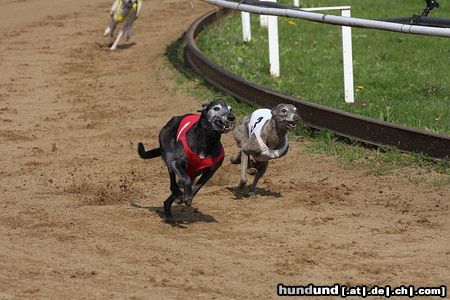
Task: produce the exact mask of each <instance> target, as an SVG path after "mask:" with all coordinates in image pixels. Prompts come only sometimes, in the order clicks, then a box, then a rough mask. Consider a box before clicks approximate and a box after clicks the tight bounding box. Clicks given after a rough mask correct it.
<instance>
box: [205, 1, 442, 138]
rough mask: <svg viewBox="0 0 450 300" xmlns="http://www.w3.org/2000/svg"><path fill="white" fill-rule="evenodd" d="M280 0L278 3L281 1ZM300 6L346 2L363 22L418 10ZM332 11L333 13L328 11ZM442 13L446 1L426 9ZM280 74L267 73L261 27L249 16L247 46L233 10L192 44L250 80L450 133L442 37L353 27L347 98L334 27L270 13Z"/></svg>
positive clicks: (361, 4) (403, 5)
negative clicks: (350, 100)
mask: <svg viewBox="0 0 450 300" xmlns="http://www.w3.org/2000/svg"><path fill="white" fill-rule="evenodd" d="M284 2H286V1H284ZM301 3H302V5H304V6H305V7H312V6H329V5H351V6H352V16H354V17H361V18H370V19H382V18H393V17H406V16H411V15H412V14H413V13H420V12H421V11H422V10H423V8H424V4H425V2H424V1H420V0H404V1H398V2H395V3H392V1H388V0H377V1H369V0H358V1H327V0H314V1H313V0H309V1H302V2H301ZM331 13H337V12H331ZM430 16H433V17H446V18H450V3H441V7H440V8H438V9H435V10H433V11H432V12H431V14H430ZM278 20H279V34H280V64H281V77H280V78H278V79H274V78H272V77H270V76H269V74H268V73H269V63H268V45H267V30H266V29H264V28H261V27H260V26H259V17H258V16H252V35H253V39H252V41H251V42H250V43H243V42H242V33H241V26H240V15H239V14H236V15H234V16H231V17H227V18H226V19H225V20H223V21H222V22H220V23H218V24H217V25H215V26H212V27H209V28H208V29H207V30H205V31H204V32H203V33H202V34H201V35H200V37H199V38H198V45H199V47H200V49H201V50H202V51H203V52H204V53H205V54H206V55H207V56H208V57H210V58H211V59H212V60H213V61H215V62H216V63H218V64H219V65H222V66H223V67H225V68H226V69H228V70H229V71H231V72H233V73H236V74H238V75H240V76H242V77H243V78H245V79H247V80H250V81H252V82H256V83H258V84H261V85H264V86H267V87H270V88H272V89H274V90H277V91H281V92H283V93H285V94H289V95H293V96H296V97H299V98H301V99H305V100H308V101H312V102H316V103H319V104H323V105H326V106H330V107H334V108H338V109H341V110H345V111H349V112H354V113H358V114H361V115H365V116H369V117H372V118H376V119H381V120H385V121H390V122H394V123H397V124H401V125H406V126H410V127H415V128H421V129H425V130H429V131H433V132H439V133H444V134H450V39H449V38H441V37H428V36H415V35H408V34H401V33H393V32H387V31H378V30H371V29H360V28H353V29H352V34H353V64H354V83H355V89H356V91H355V103H354V104H351V105H349V104H346V103H345V102H344V100H343V99H344V93H343V74H342V48H341V34H340V30H341V29H340V27H339V26H332V25H326V24H319V23H314V22H308V21H303V20H298V19H288V18H278Z"/></svg>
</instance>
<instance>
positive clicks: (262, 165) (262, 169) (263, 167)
mask: <svg viewBox="0 0 450 300" xmlns="http://www.w3.org/2000/svg"><path fill="white" fill-rule="evenodd" d="M268 166H269V162H268V161H265V162H256V164H255V168H256V170H257V171H258V172H257V173H256V175H255V178H254V179H253V183H252V185H251V186H250V188H249V189H248V190H247V194H248V195H252V194H253V193H254V192H255V188H256V185H257V184H258V181H259V180H260V179H261V177H263V176H264V174H265V173H266V171H267V167H268Z"/></svg>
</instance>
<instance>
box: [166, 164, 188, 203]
mask: <svg viewBox="0 0 450 300" xmlns="http://www.w3.org/2000/svg"><path fill="white" fill-rule="evenodd" d="M169 165H170V168H171V170H170V171H169V172H171V171H173V172H174V173H175V174H176V175H177V176H178V178H180V182H181V185H182V186H183V202H184V204H185V205H186V206H191V205H192V199H193V198H194V196H193V194H192V180H191V177H189V176H188V175H187V174H186V172H185V170H184V167H183V166H182V165H180V164H179V163H178V162H177V161H171V162H170V163H169ZM175 183H176V182H175ZM177 186H178V185H177Z"/></svg>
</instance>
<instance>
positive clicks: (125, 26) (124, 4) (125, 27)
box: [103, 0, 142, 50]
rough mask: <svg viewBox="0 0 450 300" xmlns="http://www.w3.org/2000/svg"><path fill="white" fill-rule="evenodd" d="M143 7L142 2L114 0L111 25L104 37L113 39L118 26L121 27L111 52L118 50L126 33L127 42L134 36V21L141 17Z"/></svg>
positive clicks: (138, 0)
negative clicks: (108, 36)
mask: <svg viewBox="0 0 450 300" xmlns="http://www.w3.org/2000/svg"><path fill="white" fill-rule="evenodd" d="M141 7H142V0H114V2H113V5H112V7H111V11H110V16H111V23H110V24H109V26H108V27H107V28H106V29H105V33H104V34H103V35H104V36H107V35H110V36H111V37H113V35H114V31H115V29H116V27H117V25H119V26H121V27H120V30H119V33H118V34H117V37H116V39H115V41H114V43H113V44H112V46H111V50H115V49H116V48H117V45H118V44H119V41H120V39H121V38H122V36H123V34H124V33H125V32H126V34H127V40H128V39H129V38H130V37H131V35H132V34H133V33H132V30H131V28H132V26H133V23H134V21H136V19H137V18H138V16H139V12H140V10H141Z"/></svg>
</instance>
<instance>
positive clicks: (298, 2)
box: [292, 0, 300, 7]
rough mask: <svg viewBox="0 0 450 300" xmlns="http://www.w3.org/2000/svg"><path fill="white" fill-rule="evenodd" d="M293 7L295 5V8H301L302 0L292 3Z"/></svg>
mask: <svg viewBox="0 0 450 300" xmlns="http://www.w3.org/2000/svg"><path fill="white" fill-rule="evenodd" d="M292 5H293V6H294V7H300V0H294V1H293V3H292Z"/></svg>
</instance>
